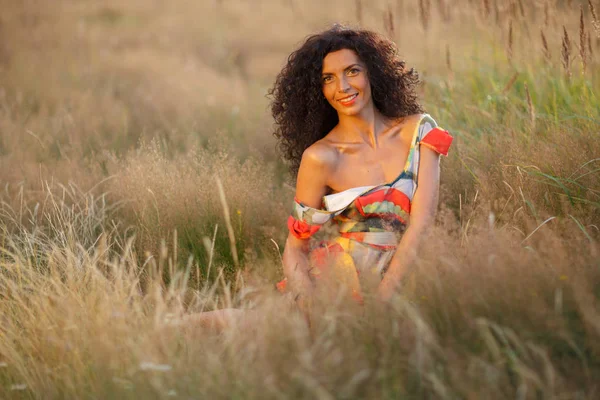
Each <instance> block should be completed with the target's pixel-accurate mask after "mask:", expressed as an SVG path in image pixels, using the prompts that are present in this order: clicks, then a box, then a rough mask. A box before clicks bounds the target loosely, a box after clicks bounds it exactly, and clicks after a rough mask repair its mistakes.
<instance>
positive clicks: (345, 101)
mask: <svg viewBox="0 0 600 400" xmlns="http://www.w3.org/2000/svg"><path fill="white" fill-rule="evenodd" d="M356 96H358V93H357V94H353V95H352V96H349V97H346V98H345V99H341V100H338V101H339V102H340V103H348V102H350V101H352V100H354V99H355V98H356Z"/></svg>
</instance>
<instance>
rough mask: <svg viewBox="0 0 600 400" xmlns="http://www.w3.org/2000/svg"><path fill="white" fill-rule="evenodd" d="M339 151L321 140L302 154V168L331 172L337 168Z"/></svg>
mask: <svg viewBox="0 0 600 400" xmlns="http://www.w3.org/2000/svg"><path fill="white" fill-rule="evenodd" d="M337 158H338V151H337V150H336V149H335V147H333V146H332V145H331V144H329V143H328V142H327V141H326V140H323V139H321V140H319V141H317V142H315V143H313V144H312V145H310V147H308V148H307V149H306V150H304V153H302V161H301V164H300V165H301V167H302V166H304V167H308V168H316V169H319V170H331V169H333V168H334V167H335V164H336V162H337Z"/></svg>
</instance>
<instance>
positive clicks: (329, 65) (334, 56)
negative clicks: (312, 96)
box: [321, 49, 372, 116]
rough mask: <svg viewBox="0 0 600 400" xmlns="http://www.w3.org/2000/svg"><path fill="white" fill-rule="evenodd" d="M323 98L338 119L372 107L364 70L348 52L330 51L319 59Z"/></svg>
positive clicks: (357, 59)
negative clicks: (321, 66)
mask: <svg viewBox="0 0 600 400" xmlns="http://www.w3.org/2000/svg"><path fill="white" fill-rule="evenodd" d="M321 82H322V84H323V86H322V87H323V95H325V98H326V99H327V101H328V102H329V104H331V106H332V107H333V108H334V109H335V110H336V111H337V112H338V114H339V115H340V116H341V115H348V116H350V115H357V114H360V113H361V111H363V110H364V109H365V107H369V106H372V99H371V84H370V83H369V78H368V76H367V68H366V66H365V64H364V63H363V62H362V61H361V60H360V58H359V57H358V55H357V54H356V53H355V52H354V51H353V50H349V49H342V50H338V51H332V52H331V53H329V54H327V55H326V56H325V58H324V59H323V71H322V76H321Z"/></svg>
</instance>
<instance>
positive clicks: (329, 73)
mask: <svg viewBox="0 0 600 400" xmlns="http://www.w3.org/2000/svg"><path fill="white" fill-rule="evenodd" d="M354 67H362V65H360V64H358V63H354V64H350V65H348V66H347V67H346V68H344V71H348V70H349V69H351V68H354ZM321 75H322V76H327V75H334V73H333V72H323V73H322V74H321Z"/></svg>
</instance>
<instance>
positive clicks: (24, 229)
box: [0, 0, 600, 399]
mask: <svg viewBox="0 0 600 400" xmlns="http://www.w3.org/2000/svg"><path fill="white" fill-rule="evenodd" d="M591 3H592V5H593V6H595V13H596V15H598V13H599V9H600V4H597V2H596V3H594V2H591ZM359 4H360V5H361V6H360V7H357V5H359ZM579 5H581V6H583V7H582V10H583V11H584V16H583V29H582V28H581V20H580V14H579V13H580V8H579ZM390 15H391V17H392V20H393V21H394V24H393V27H392V26H391V25H390V24H389V16H390ZM358 19H360V20H361V22H362V24H363V25H364V26H367V27H370V28H373V29H376V30H380V31H383V30H384V29H382V28H381V27H384V26H387V28H386V29H387V33H388V34H389V35H390V36H392V37H394V39H395V40H396V42H397V43H398V45H399V46H400V49H401V52H402V53H403V54H404V55H405V56H406V59H407V61H408V62H409V64H410V65H411V66H415V67H416V68H417V69H418V70H419V71H420V72H421V74H422V78H423V81H424V84H423V90H422V99H423V102H424V104H425V106H426V108H427V111H428V112H429V113H430V114H431V115H432V116H434V118H436V119H437V121H438V123H440V125H442V126H443V127H445V128H446V129H448V130H450V131H451V132H452V133H453V135H454V136H455V139H456V140H455V143H454V145H453V148H452V151H451V154H450V156H449V157H448V158H447V159H444V160H443V171H442V188H441V201H440V211H439V213H438V221H437V224H436V228H435V230H434V232H433V233H432V234H433V236H432V240H430V241H429V242H428V244H427V245H426V246H425V248H424V249H423V250H422V257H421V258H420V260H419V263H418V265H416V266H415V268H414V269H413V271H412V273H411V276H410V277H409V280H408V282H407V284H406V287H405V288H404V291H403V295H402V296H401V297H399V298H398V299H396V301H395V302H394V304H393V306H392V307H391V308H390V309H389V310H386V312H385V313H384V312H382V310H379V309H377V308H376V307H375V305H372V304H371V303H370V302H367V305H366V306H365V308H364V309H361V310H353V309H351V308H350V309H349V308H348V307H349V306H347V305H345V304H343V302H341V301H338V302H335V301H334V302H333V303H334V304H329V306H328V307H326V308H325V309H324V310H323V314H322V316H321V317H320V318H319V319H318V320H317V321H316V323H315V329H314V332H313V333H312V336H311V334H309V332H307V331H306V328H305V326H304V325H303V323H302V321H301V319H300V318H299V317H298V316H297V315H295V314H294V313H293V312H292V313H291V312H290V310H289V308H288V307H289V306H288V302H287V300H286V299H283V298H281V297H279V295H277V294H275V293H274V291H273V288H272V284H273V283H274V282H275V281H276V280H277V279H279V278H280V277H281V267H280V261H279V250H281V248H277V245H276V243H277V244H278V245H279V246H282V244H283V241H284V238H285V235H286V231H285V220H286V217H287V214H288V211H289V204H290V202H291V199H292V197H293V182H292V181H291V180H290V178H289V176H288V175H287V172H286V169H285V165H283V163H282V162H281V161H280V159H279V158H278V156H277V153H276V151H275V143H274V141H273V139H272V138H271V136H270V131H271V124H272V122H271V120H270V117H269V115H268V112H267V111H268V110H267V107H268V99H266V98H265V93H266V91H267V89H268V87H269V85H270V84H271V83H272V81H273V78H274V75H275V74H276V73H277V71H278V70H279V68H280V67H281V66H282V64H283V62H284V60H285V57H286V55H287V54H289V52H290V51H291V50H293V48H294V47H295V46H296V45H297V43H298V42H299V41H301V39H302V38H303V37H304V36H305V35H307V34H309V33H311V32H314V31H315V30H318V29H321V28H324V27H326V26H328V24H330V23H332V22H334V21H351V22H356V21H357V20H358ZM384 20H385V21H388V22H386V23H385V24H384ZM593 22H594V18H593V15H592V13H591V12H590V6H589V5H588V3H587V2H577V1H573V2H561V1H554V0H550V1H547V2H545V3H544V2H542V3H540V4H539V5H538V4H537V3H536V4H534V5H527V4H524V3H523V2H517V1H515V2H499V1H497V2H495V1H484V2H472V1H459V2H455V3H452V6H451V5H450V3H449V2H446V1H438V2H430V1H398V2H389V3H388V2H384V1H379V2H377V1H374V2H370V3H368V4H367V2H341V1H332V2H328V3H327V4H323V3H322V2H314V1H307V2H299V1H293V0H291V1H275V0H271V1H266V0H261V1H257V2H245V1H241V0H223V1H215V2H185V1H177V2H172V3H161V2H141V1H136V0H129V1H127V2H125V3H122V2H116V1H89V2H75V1H67V0H63V1H59V2H53V3H52V4H51V5H50V4H46V3H42V2H36V1H25V2H14V3H11V2H5V3H4V4H3V13H2V17H1V19H0V38H2V39H1V40H2V41H0V105H1V107H0V182H1V183H2V194H1V195H0V196H1V197H0V199H1V201H2V204H1V206H0V248H1V251H2V253H1V254H2V255H1V256H0V263H1V264H0V314H1V315H2V324H1V327H0V395H1V396H2V397H4V398H16V397H19V396H21V397H23V398H65V397H75V398H81V397H98V398H108V397H110V398H139V397H150V398H162V397H171V396H174V397H182V398H197V397H200V398H221V397H226V398H235V397H239V398H261V399H262V398H325V399H327V398H399V397H408V398H514V397H518V398H553V397H556V398H595V397H597V396H598V391H599V390H600V388H599V387H598V384H597V382H598V381H600V365H599V364H598V360H600V348H599V347H598V343H600V301H599V299H600V269H599V267H600V265H599V259H600V257H599V255H598V239H599V238H600V232H599V231H600V228H599V223H600V174H599V173H598V172H599V171H600V140H599V139H600V138H599V131H600V129H599V128H600V115H599V114H600V99H599V98H598V93H599V89H600V80H599V78H600V76H599V68H598V66H599V63H598V53H600V30H599V29H598V25H596V29H595V28H594V24H593ZM596 24H598V22H597V21H596ZM563 26H564V27H565V31H566V32H567V35H568V37H565V33H564V32H565V31H563V29H562V27H563ZM559 28H560V29H559ZM581 32H583V33H581ZM542 35H543V36H544V40H545V41H546V47H544V44H543V43H544V41H543V40H542ZM582 49H583V50H582ZM216 177H218V178H219V180H220V181H221V182H222V185H223V188H224V194H225V199H226V203H227V209H228V211H229V215H230V218H229V220H226V218H225V217H224V213H223V204H222V201H221V198H220V196H219V191H218V188H217V184H216ZM227 224H229V225H230V226H231V228H232V229H233V232H234V237H235V253H236V257H233V256H232V254H233V251H234V250H233V247H232V245H231V240H230V237H229V236H228V230H227ZM234 258H237V259H238V260H240V263H241V266H240V267H239V268H238V267H236V263H235V261H234ZM340 299H341V297H340ZM230 306H235V307H240V308H254V309H260V310H264V312H263V313H262V315H263V320H261V321H260V323H259V324H257V325H256V326H253V327H251V328H250V329H249V328H248V327H247V326H240V327H234V328H232V329H231V330H229V331H227V332H225V333H223V334H221V335H215V334H211V333H210V332H207V331H203V330H201V329H172V328H170V327H169V326H170V325H169V324H168V321H169V320H173V319H174V318H177V317H178V316H180V315H182V314H183V313H186V312H194V311H201V310H210V309H214V308H222V307H230Z"/></svg>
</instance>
